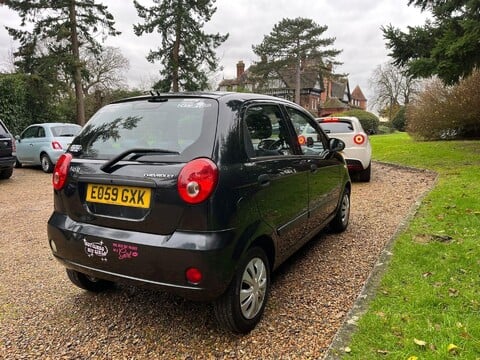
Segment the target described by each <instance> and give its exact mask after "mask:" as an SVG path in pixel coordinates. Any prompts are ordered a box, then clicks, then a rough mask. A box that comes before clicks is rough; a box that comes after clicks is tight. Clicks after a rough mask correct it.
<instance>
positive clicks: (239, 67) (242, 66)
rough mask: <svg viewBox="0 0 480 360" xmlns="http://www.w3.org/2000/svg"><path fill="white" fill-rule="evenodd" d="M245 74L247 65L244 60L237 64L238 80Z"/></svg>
mask: <svg viewBox="0 0 480 360" xmlns="http://www.w3.org/2000/svg"><path fill="white" fill-rule="evenodd" d="M244 72H245V64H244V63H243V61H242V60H240V61H239V62H238V63H237V79H240V76H242V75H243V73H244Z"/></svg>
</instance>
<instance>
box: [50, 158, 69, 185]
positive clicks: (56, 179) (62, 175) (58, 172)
mask: <svg viewBox="0 0 480 360" xmlns="http://www.w3.org/2000/svg"><path fill="white" fill-rule="evenodd" d="M71 161H72V154H70V153H65V154H62V155H61V156H60V158H59V159H58V161H57V164H56V165H55V169H54V170H53V177H52V183H53V188H54V189H55V190H62V189H63V187H64V186H65V182H66V181H67V175H68V171H69V169H70V162H71Z"/></svg>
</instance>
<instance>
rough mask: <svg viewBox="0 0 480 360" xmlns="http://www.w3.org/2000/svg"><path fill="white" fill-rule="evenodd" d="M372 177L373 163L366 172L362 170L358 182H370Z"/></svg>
mask: <svg viewBox="0 0 480 360" xmlns="http://www.w3.org/2000/svg"><path fill="white" fill-rule="evenodd" d="M371 176H372V163H369V164H368V167H367V168H366V169H365V170H362V171H360V172H359V173H358V176H357V178H358V180H359V181H361V182H369V181H370V178H371Z"/></svg>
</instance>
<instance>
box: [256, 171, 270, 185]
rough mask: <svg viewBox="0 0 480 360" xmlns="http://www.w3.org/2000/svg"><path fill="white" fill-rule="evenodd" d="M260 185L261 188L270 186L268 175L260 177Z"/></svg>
mask: <svg viewBox="0 0 480 360" xmlns="http://www.w3.org/2000/svg"><path fill="white" fill-rule="evenodd" d="M258 183H259V184H260V186H263V187H265V186H268V185H270V176H268V175H267V174H262V175H260V176H259V177H258Z"/></svg>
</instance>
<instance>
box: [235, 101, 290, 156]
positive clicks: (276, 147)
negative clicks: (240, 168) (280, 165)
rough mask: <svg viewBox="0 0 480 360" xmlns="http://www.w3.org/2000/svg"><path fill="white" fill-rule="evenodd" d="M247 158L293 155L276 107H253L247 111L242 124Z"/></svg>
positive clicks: (286, 132)
mask: <svg viewBox="0 0 480 360" xmlns="http://www.w3.org/2000/svg"><path fill="white" fill-rule="evenodd" d="M243 126H244V129H246V136H245V143H246V151H247V154H248V156H249V157H265V156H279V155H291V154H293V151H292V147H291V139H290V136H289V135H288V129H287V127H286V126H285V120H284V119H283V118H282V115H281V111H280V108H279V107H278V106H276V105H255V106H251V107H249V108H248V109H247V111H246V112H245V116H244V122H243Z"/></svg>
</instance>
